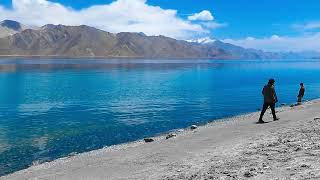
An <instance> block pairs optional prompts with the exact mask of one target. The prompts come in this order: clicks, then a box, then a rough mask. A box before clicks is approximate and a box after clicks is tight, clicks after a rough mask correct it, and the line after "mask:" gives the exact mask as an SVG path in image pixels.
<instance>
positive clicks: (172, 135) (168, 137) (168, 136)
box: [166, 133, 177, 139]
mask: <svg viewBox="0 0 320 180" xmlns="http://www.w3.org/2000/svg"><path fill="white" fill-rule="evenodd" d="M176 136H177V134H175V133H171V134H168V135H167V137H166V139H170V138H174V137H176Z"/></svg>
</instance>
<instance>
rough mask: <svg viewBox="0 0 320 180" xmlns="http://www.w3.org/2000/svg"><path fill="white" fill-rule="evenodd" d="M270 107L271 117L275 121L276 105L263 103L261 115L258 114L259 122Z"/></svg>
mask: <svg viewBox="0 0 320 180" xmlns="http://www.w3.org/2000/svg"><path fill="white" fill-rule="evenodd" d="M269 106H270V109H271V112H272V116H273V119H274V120H275V119H277V116H276V110H275V108H276V104H275V103H266V102H265V103H263V108H262V111H261V114H260V118H259V120H260V121H261V120H262V117H263V115H264V113H265V112H266V111H267V109H268V107H269Z"/></svg>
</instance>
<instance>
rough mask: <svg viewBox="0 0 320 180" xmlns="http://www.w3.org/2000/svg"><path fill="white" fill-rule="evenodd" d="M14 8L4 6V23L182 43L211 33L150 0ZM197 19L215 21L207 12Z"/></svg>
mask: <svg viewBox="0 0 320 180" xmlns="http://www.w3.org/2000/svg"><path fill="white" fill-rule="evenodd" d="M12 3H13V8H12V9H5V8H3V7H1V5H0V20H4V19H12V20H16V21H19V22H22V23H24V24H27V25H35V26H43V25H45V24H49V23H50V24H64V25H82V24H85V25H89V26H93V27H96V28H100V29H103V30H106V31H109V32H114V33H116V32H144V33H145V34H147V35H165V36H169V37H173V38H178V39H187V38H190V37H193V36H199V35H205V34H208V33H209V32H210V31H209V29H208V28H206V27H204V26H203V25H201V24H197V23H192V22H190V21H188V20H184V19H182V18H179V17H178V16H177V11H176V10H170V9H162V8H161V7H158V6H151V5H148V4H147V3H146V0H116V1H114V2H112V3H110V4H106V5H96V6H91V7H89V8H87V9H82V10H74V9H72V8H69V7H65V6H63V5H61V4H59V3H53V2H50V1H47V0H12ZM195 17H197V18H196V19H199V20H200V19H201V20H213V16H212V15H211V13H210V12H207V11H203V12H201V13H199V14H198V15H196V16H195Z"/></svg>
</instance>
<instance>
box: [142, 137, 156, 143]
mask: <svg viewBox="0 0 320 180" xmlns="http://www.w3.org/2000/svg"><path fill="white" fill-rule="evenodd" d="M153 141H154V139H152V138H144V142H146V143H150V142H153Z"/></svg>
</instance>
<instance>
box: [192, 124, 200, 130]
mask: <svg viewBox="0 0 320 180" xmlns="http://www.w3.org/2000/svg"><path fill="white" fill-rule="evenodd" d="M197 128H198V126H196V125H192V126H191V127H190V129H192V130H195V129H197Z"/></svg>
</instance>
